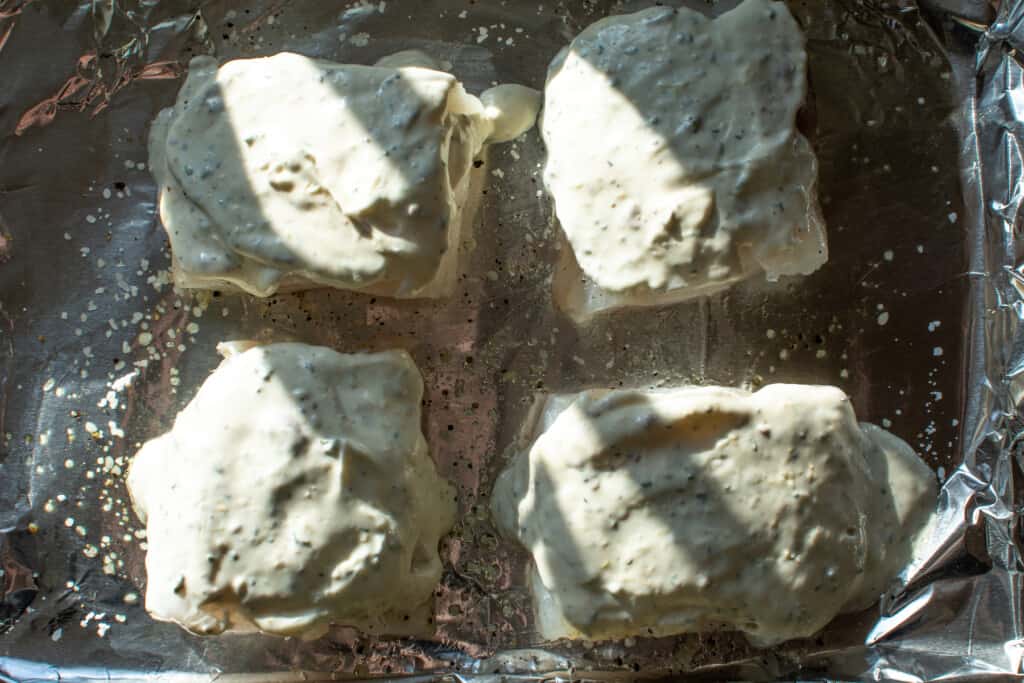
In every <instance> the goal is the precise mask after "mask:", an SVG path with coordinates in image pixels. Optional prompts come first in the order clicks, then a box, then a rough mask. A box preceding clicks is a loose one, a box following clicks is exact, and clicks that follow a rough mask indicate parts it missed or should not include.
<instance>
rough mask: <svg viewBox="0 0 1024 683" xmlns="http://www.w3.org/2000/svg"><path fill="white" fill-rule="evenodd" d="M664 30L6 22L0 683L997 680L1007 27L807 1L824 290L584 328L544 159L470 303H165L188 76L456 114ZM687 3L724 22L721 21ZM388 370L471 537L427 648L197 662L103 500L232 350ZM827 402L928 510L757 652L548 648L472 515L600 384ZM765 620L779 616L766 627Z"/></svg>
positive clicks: (108, 13)
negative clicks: (534, 408)
mask: <svg viewBox="0 0 1024 683" xmlns="http://www.w3.org/2000/svg"><path fill="white" fill-rule="evenodd" d="M650 4H653V2H651V1H650V0H636V1H634V0H625V1H620V2H612V1H610V0H592V1H591V0H378V1H375V2H367V1H363V2H351V1H349V2H325V1H323V0H291V1H289V0H251V1H245V0H236V1H234V2H228V1H226V0H210V1H205V2H204V1H200V0H160V1H158V0H130V1H124V2H122V1H121V0H92V1H83V2H77V3H76V2H68V1H58V0H0V136H2V137H0V357H2V369H0V437H2V442H0V443H2V450H0V570H2V574H0V586H2V592H0V595H2V602H0V678H2V679H3V680H18V681H21V680H62V681H78V680H94V679H104V680H141V679H164V678H166V679H173V680H179V679H180V680H208V679H211V678H217V679H219V680H238V681H283V680H326V679H333V678H367V677H374V676H383V677H398V676H415V677H416V679H415V680H429V679H432V678H436V677H440V678H444V679H446V680H463V679H464V680H470V679H479V680H498V679H502V680H541V679H554V678H577V679H588V678H592V679H605V680H607V679H612V680H619V679H630V678H648V679H649V678H664V679H675V678H679V677H684V676H685V677H690V678H694V679H708V680H719V679H723V678H732V679H737V678H740V679H749V680H775V679H793V678H801V679H832V680H840V679H841V680H854V679H868V680H900V681H918V680H944V681H953V680H971V681H978V680H984V679H993V680H1006V679H1007V678H1011V677H1019V676H1020V675H1021V673H1022V671H1024V669H1022V657H1024V640H1022V629H1024V624H1022V610H1021V608H1022V605H1021V595H1022V591H1021V589H1022V583H1021V573H1020V572H1021V569H1022V565H1021V554H1020V544H1021V535H1020V534H1021V529H1020V523H1019V515H1018V511H1019V509H1020V501H1021V498H1020V492H1021V485H1022V483H1021V482H1022V474H1024V473H1022V471H1021V464H1022V463H1021V448H1020V443H1021V441H1020V439H1019V435H1020V434H1021V432H1022V427H1024V424H1022V421H1021V415H1020V408H1019V406H1020V402H1021V400H1022V399H1024V337H1022V335H1021V333H1022V331H1024V324H1022V320H1024V318H1022V317H1024V267H1019V266H1018V261H1019V260H1020V258H1021V254H1020V252H1021V250H1022V247H1021V246H1019V242H1018V240H1017V231H1018V229H1019V224H1020V218H1019V212H1020V205H1021V200H1022V197H1024V193H1022V191H1021V188H1022V187H1024V183H1022V180H1024V156H1022V148H1021V145H1022V140H1021V136H1022V134H1024V124H1022V111H1021V108H1022V103H1024V78H1022V75H1024V72H1022V68H1021V64H1020V62H1019V61H1018V60H1019V55H1018V51H1019V50H1021V49H1022V48H1024V21H1022V20H1024V3H1021V2H1019V0H1006V1H1005V2H1002V3H1001V4H1000V3H990V2H986V1H985V0H920V1H919V2H914V0H792V1H791V2H789V3H788V4H789V6H790V9H791V10H792V12H793V13H794V15H795V16H796V17H797V19H798V20H799V22H800V23H801V25H802V26H803V28H804V31H805V34H806V36H807V43H808V51H809V57H810V61H809V79H810V86H811V87H810V92H811V94H810V96H809V98H808V101H807V103H806V106H805V108H804V111H803V112H802V114H801V121H800V124H801V127H802V128H803V130H804V131H805V132H806V134H807V135H808V137H809V138H810V139H811V140H812V143H813V145H814V147H815V149H816V151H817V154H818V158H819V160H820V166H821V183H820V194H821V200H822V205H823V208H824V213H825V217H826V219H827V222H828V226H829V236H830V243H831V259H830V261H829V263H828V265H827V266H826V267H825V268H823V269H822V270H821V271H819V272H818V273H816V274H814V275H813V276H811V277H808V278H803V279H798V280H787V281H784V282H782V283H778V284H769V283H765V282H759V281H751V282H748V283H744V284H742V285H740V286H737V287H735V288H733V289H731V290H730V291H728V292H725V293H722V294H719V295H717V296H714V297H711V298H708V299H702V300H698V301H692V302H688V303H684V304H679V305H675V306H670V307H665V308H660V309H647V310H637V311H626V312H622V313H619V314H616V315H609V316H605V317H601V318H598V319H596V320H594V321H592V322H591V323H589V324H586V325H583V326H577V325H574V324H573V323H572V322H571V321H570V320H569V319H568V318H566V317H565V316H564V315H562V314H561V313H559V312H558V311H556V310H555V309H554V307H553V306H552V304H551V296H550V278H551V274H552V269H553V267H554V264H555V263H556V262H557V261H558V256H559V251H560V250H561V249H564V248H566V247H565V246H564V244H563V242H562V239H561V237H560V235H559V231H558V227H557V224H556V223H555V221H554V220H553V216H552V210H551V203H550V200H549V199H548V197H546V196H545V193H544V191H543V187H542V183H541V179H540V170H541V164H542V163H543V158H544V157H543V147H542V145H541V143H540V139H539V136H538V134H537V132H536V131H533V132H531V133H529V134H527V135H526V136H525V137H523V138H521V139H519V140H518V141H516V142H515V143H513V144H509V145H504V146H498V147H495V148H493V149H492V151H491V153H490V158H489V161H488V165H487V167H486V169H487V175H486V183H485V185H484V190H483V191H484V192H485V194H484V196H483V199H482V205H481V207H480V210H479V212H478V215H477V218H476V224H475V228H474V231H473V243H472V244H470V245H465V246H466V247H467V249H466V250H467V254H468V255H467V257H466V258H465V267H464V272H463V274H462V276H461V277H460V283H459V288H458V291H457V294H456V296H455V297H454V298H452V299H451V300H449V301H445V302H440V303H421V302H398V301H391V300H387V299H383V298H373V297H369V296H363V295H357V294H352V293H346V292H340V291H328V290H318V291H310V292H304V293H298V294H288V295H279V296H275V297H271V298H269V299H266V300H256V299H253V298H250V297H245V296H239V295H233V294H227V293H223V294H221V293H212V294H206V295H196V294H191V293H185V292H177V291H175V290H174V288H173V286H172V285H171V283H170V278H169V273H168V270H167V269H168V266H169V258H168V252H167V244H166V241H165V239H164V235H163V232H162V229H161V227H160V225H159V222H158V219H157V217H156V212H155V199H156V188H155V187H154V183H153V180H152V178H151V176H150V174H149V171H148V169H147V166H146V164H147V153H146V146H145V140H146V134H147V130H148V125H149V122H150V121H151V120H152V118H153V117H154V115H155V114H156V112H157V111H159V109H161V108H162V107H164V106H167V105H169V104H170V103H171V102H172V101H173V99H174V95H175V93H176V91H177V89H178V87H179V86H180V84H181V80H182V76H183V73H184V70H185V66H186V64H187V61H188V59H189V58H190V57H191V56H193V55H196V54H212V55H215V56H217V57H218V58H221V59H228V58H232V57H239V56H255V55H267V54H272V53H274V52H277V51H280V50H292V51H296V52H300V53H304V54H309V55H315V56H319V57H325V58H328V59H332V60H336V61H342V62H356V63H369V62H372V61H375V60H376V59H378V58H379V57H381V56H383V55H386V54H389V53H392V52H395V51H398V50H402V49H409V48H419V49H422V50H424V51H425V52H427V53H430V54H432V55H433V56H435V57H437V58H439V59H441V60H443V61H445V62H446V63H447V64H450V68H451V71H453V72H454V73H455V74H456V75H457V76H458V77H459V78H460V79H462V80H463V81H464V82H465V83H466V85H467V87H468V89H469V90H470V91H471V92H480V91H482V90H483V89H485V88H486V87H489V86H490V85H492V84H493V83H496V82H519V83H525V84H528V85H532V86H534V87H540V86H541V85H542V84H543V80H544V76H545V70H546V67H547V64H548V62H549V60H550V59H551V58H552V57H553V56H554V55H555V53H556V52H557V51H558V50H559V49H561V48H562V47H563V46H564V45H565V44H566V43H567V42H568V41H569V40H570V39H571V38H572V37H573V36H574V35H575V34H576V33H577V32H578V31H579V30H580V29H582V28H583V27H584V26H586V25H587V24H589V23H590V22H592V21H594V20H596V19H598V18H600V17H603V16H606V15H608V14H613V13H622V12H627V11H633V10H637V9H640V8H642V7H645V6H648V5H650ZM659 4H686V5H688V6H690V7H693V8H695V9H698V10H700V11H704V12H708V13H711V14H717V13H720V12H723V11H726V10H727V9H729V8H730V7H731V6H733V5H735V2H734V1H733V0H721V1H719V2H713V1H708V2H704V1H701V0H693V1H692V2H685V3H684V2H665V3H659ZM239 338H254V339H259V340H301V341H305V342H310V343H316V344H324V345H328V346H332V347H334V348H336V349H339V350H342V351H356V350H371V349H384V348H396V347H401V348H405V349H408V350H409V351H410V353H411V354H412V355H413V357H414V358H415V359H416V362H417V363H418V365H419V367H420V368H421V370H422V372H423V375H424V379H425V383H426V392H427V393H426V401H425V417H424V428H425V433H426V435H427V438H428V441H429V442H430V445H431V451H432V454H433V456H434V458H435V460H436V461H437V464H438V467H439V470H440V471H441V473H442V474H443V475H444V476H445V477H447V478H449V479H450V480H451V481H453V482H454V483H455V484H456V485H457V487H458V491H459V500H460V504H459V505H460V521H459V523H458V525H457V527H456V529H455V530H454V531H453V533H452V534H451V536H450V537H449V538H448V539H446V541H445V542H444V544H443V546H442V548H441V552H442V557H443V559H444V562H445V567H446V569H445V574H444V577H443V579H442V582H441V585H440V586H439V587H438V590H437V593H436V600H435V615H434V620H435V624H436V634H435V636H434V637H433V638H432V639H429V640H408V639H386V638H385V639H378V638H370V637H366V636H363V635H361V634H359V633H356V632H354V631H352V630H351V629H346V628H341V627H338V628H334V629H332V630H331V632H330V633H329V634H328V635H327V636H325V637H323V638H321V639H319V640H315V641H312V642H304V641H300V640H295V639H281V638H274V637H268V636H259V635H225V636H219V637H214V638H199V637H195V636H191V635H189V634H187V633H184V632H182V631H181V630H179V629H178V628H177V627H175V626H173V625H170V624H164V623H158V622H154V621H153V620H151V619H150V618H149V617H148V616H147V615H146V613H145V611H144V609H143V608H142V606H141V600H140V596H142V595H143V594H144V587H145V571H144V566H143V560H144V542H145V539H144V534H143V533H142V532H141V530H140V525H139V523H138V520H136V519H135V517H134V515H133V513H132V512H131V509H130V504H129V501H128V497H127V493H126V491H125V488H124V480H123V474H124V471H125V469H126V466H127V463H128V462H129V461H130V458H131V456H132V454H133V452H134V451H135V449H136V448H137V447H138V445H139V443H140V442H141V441H143V440H145V439H146V438H148V437H151V436H153V435H155V434H157V433H160V432H162V431H164V430H166V429H167V428H168V427H169V425H170V423H171V421H172V419H173V417H174V414H175V412H176V411H177V409H179V408H180V407H181V406H183V405H184V403H185V402H186V401H187V400H188V399H189V398H190V397H191V396H192V395H193V393H194V392H195V390H196V388H197V386H198V385H199V383H200V382H201V381H202V380H203V378H204V377H205V376H206V375H207V374H208V373H209V371H210V370H211V369H212V368H213V367H214V366H215V365H216V363H217V358H216V356H215V353H214V346H215V344H216V343H217V342H218V341H221V340H223V339H239ZM779 381H794V382H811V383H832V384H837V385H838V386H840V387H842V388H843V389H845V390H846V391H847V392H848V393H849V394H850V395H851V396H852V397H853V400H854V404H855V406H856V409H857V412H858V415H859V416H860V417H861V418H862V419H866V420H869V421H872V422H875V423H878V424H882V425H884V426H887V427H888V428H889V429H890V430H891V431H893V432H895V433H896V434H898V435H900V436H901V437H903V438H904V439H906V440H907V441H909V442H910V443H911V444H912V445H913V446H914V447H915V448H916V449H917V450H918V452H919V453H920V454H921V455H922V457H924V458H925V460H926V461H927V462H928V464H929V465H930V466H931V467H932V468H933V469H934V470H935V472H936V475H937V476H938V477H939V478H940V480H941V481H942V482H943V487H942V495H941V498H940V500H939V512H938V519H939V521H938V524H937V526H936V532H935V535H934V537H933V538H932V541H931V543H930V546H929V549H928V552H927V553H926V555H925V557H923V558H922V559H921V561H920V562H918V563H917V564H915V565H914V567H913V568H912V569H911V570H910V571H909V572H908V573H907V575H906V577H905V578H906V582H905V583H906V585H905V587H904V588H903V589H902V590H900V591H897V592H894V593H893V594H892V595H887V596H886V597H885V598H884V599H883V600H882V601H881V603H880V604H879V605H878V606H876V607H873V608H872V609H870V610H867V611H865V612H863V613H860V614H854V615H845V616H842V617H840V618H838V619H837V620H836V621H835V622H834V623H833V624H832V625H831V626H829V627H828V628H827V629H826V630H825V631H823V632H822V633H821V634H819V635H818V636H817V637H815V638H811V639H807V640H803V641H795V642H790V643H787V644H784V645H782V646H779V647H776V648H772V649H770V650H759V649H755V648H753V647H751V646H750V645H749V644H748V643H747V642H746V641H745V640H744V639H743V638H742V637H741V636H738V635H736V634H730V633H718V634H702V635H686V636H679V637H675V638H663V639H643V638H638V639H628V640H625V641H622V642H614V643H588V642H583V643H566V642H557V643H542V642H540V641H539V638H538V636H537V634H536V631H535V628H534V625H533V617H532V615H531V613H530V609H529V604H530V600H529V595H528V593H527V590H526V586H525V577H526V575H527V571H526V569H527V566H528V565H527V557H526V556H525V554H524V553H523V552H522V551H521V550H519V549H518V548H516V547H515V546H514V545H513V544H511V543H509V542H508V541H506V540H504V539H502V538H501V537H500V536H499V535H498V534H497V531H496V529H495V527H494V525H493V523H492V521H491V519H490V516H489V512H488V508H489V492H490V489H491V486H492V484H493V482H494V480H495V477H496V476H497V473H498V472H499V471H500V469H501V468H502V466H503V465H504V464H505V463H506V462H507V459H508V455H509V453H508V450H509V448H510V446H511V444H512V443H513V442H514V440H515V437H516V435H517V433H518V431H519V427H520V424H521V423H522V421H523V419H524V417H525V416H526V414H527V412H528V410H529V406H530V402H531V400H532V397H533V396H534V395H535V394H537V393H545V392H573V391H579V390H580V389H582V388H586V387H599V386H606V387H616V386H635V387H663V386H671V385H677V384H682V383H694V382H696V383H719V384H746V385H753V386H756V385H760V384H765V383H769V382H779ZM780 599H784V596H780Z"/></svg>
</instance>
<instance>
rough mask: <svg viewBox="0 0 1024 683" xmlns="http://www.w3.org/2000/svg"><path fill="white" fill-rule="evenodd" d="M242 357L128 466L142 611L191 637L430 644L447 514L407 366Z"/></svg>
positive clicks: (418, 393)
mask: <svg viewBox="0 0 1024 683" xmlns="http://www.w3.org/2000/svg"><path fill="white" fill-rule="evenodd" d="M248 346H249V345H248V344H234V345H228V346H227V347H225V348H224V350H223V352H224V353H225V355H227V356H228V357H227V359H226V360H225V361H224V362H223V363H222V364H221V365H220V366H219V367H218V368H217V370H216V371H215V372H214V373H213V374H212V375H211V376H210V378H209V379H208V380H207V381H206V382H205V383H204V384H203V385H202V387H201V388H200V389H199V392H198V393H197V394H196V397H195V398H194V399H193V400H192V401H191V402H190V403H189V404H188V405H187V406H186V407H185V408H184V409H183V410H182V411H181V413H179V414H178V417H177V419H176V420H175V422H174V427H173V429H172V430H171V431H170V432H168V433H167V434H165V435H163V436H160V437H158V438H155V439H153V440H151V441H149V442H147V443H146V444H145V445H144V446H143V447H142V449H141V450H140V451H139V453H138V455H136V457H135V459H134V460H133V462H132V464H131V469H130V471H129V476H128V487H129V491H130V493H131V497H132V501H133V503H134V507H135V510H136V512H137V513H138V515H139V517H140V518H141V519H142V520H143V522H144V523H145V524H146V534H147V538H148V545H149V548H148V552H147V555H146V572H147V584H146V609H147V611H148V612H149V613H150V614H151V615H152V616H153V617H155V618H157V619H161V620H167V621H174V622H177V623H178V624H180V625H181V626H183V627H185V628H187V629H188V630H190V631H193V632H195V633H199V634H216V633H221V632H223V631H227V630H251V629H253V628H256V629H260V630H263V631H267V632H271V633H276V634H282V635H301V636H306V637H309V636H316V635H319V634H320V633H322V632H323V631H324V630H325V629H326V627H327V625H328V623H331V622H333V623H339V624H345V625H350V626H355V627H358V628H361V629H364V630H368V631H374V632H385V633H421V634H422V633H429V632H430V630H431V629H430V628H429V627H428V626H427V623H426V617H427V615H428V614H429V612H430V610H429V602H430V597H431V594H432V592H433V590H434V589H435V587H436V585H437V582H438V580H439V578H440V575H441V562H440V559H439V558H438V549H437V546H438V541H439V539H440V538H441V536H442V535H444V534H445V533H447V532H448V530H449V529H450V528H451V526H452V524H453V523H454V515H455V503H454V492H453V490H452V489H451V487H450V486H449V485H448V484H447V483H445V482H444V481H443V480H442V479H441V478H440V477H439V476H438V475H437V472H436V471H435V469H434V464H433V462H432V461H431V459H430V456H429V454H428V452H427V444H426V441H425V440H424V438H423V435H422V433H421V432H420V400H421V398H422V394H423V384H422V380H421V379H420V375H419V372H418V370H417V369H416V366H415V365H414V364H413V362H412V359H411V358H410V357H409V356H408V355H407V354H406V353H405V352H404V351H389V352H384V353H376V354H361V355H343V354H340V353H337V352H335V351H333V350H331V349H327V348H323V347H314V346H307V345H304V344H272V345H269V346H258V347H255V348H247V347H248Z"/></svg>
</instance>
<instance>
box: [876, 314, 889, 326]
mask: <svg viewBox="0 0 1024 683" xmlns="http://www.w3.org/2000/svg"><path fill="white" fill-rule="evenodd" d="M877 322H878V324H879V325H886V324H888V322H889V312H888V311H882V312H881V313H879V314H878V319H877Z"/></svg>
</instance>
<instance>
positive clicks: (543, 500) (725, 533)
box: [493, 384, 937, 645]
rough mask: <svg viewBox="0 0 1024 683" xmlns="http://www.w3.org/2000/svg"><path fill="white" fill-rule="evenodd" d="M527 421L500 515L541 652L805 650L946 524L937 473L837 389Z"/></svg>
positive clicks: (674, 400)
mask: <svg viewBox="0 0 1024 683" xmlns="http://www.w3.org/2000/svg"><path fill="white" fill-rule="evenodd" d="M533 421H534V422H533V423H532V424H530V425H528V426H527V428H526V429H527V432H528V433H529V434H531V435H532V436H533V437H535V441H534V442H533V443H532V445H528V446H527V448H526V449H525V450H524V451H523V452H522V453H520V454H519V455H518V456H517V457H516V459H515V460H514V461H513V464H512V465H511V466H510V467H509V469H507V470H506V471H505V472H504V473H503V474H502V475H501V477H500V478H499V480H498V483H497V485H496V488H495V494H494V502H493V509H494V513H495V517H496V519H497V520H498V522H499V524H500V525H501V527H502V528H503V530H504V531H505V533H506V534H508V535H510V536H512V537H515V538H517V539H518V540H519V541H520V542H521V543H522V544H523V545H524V546H525V547H526V548H527V549H528V550H529V551H530V552H531V554H532V556H533V559H534V563H535V574H534V578H533V581H532V586H533V590H534V595H535V597H536V602H537V612H538V626H539V630H540V632H541V634H542V636H543V637H545V638H546V639H555V638H561V637H569V638H587V639H605V638H620V637H625V636H638V635H657V636H660V635H668V634H673V633H682V632H696V631H705V630H713V629H735V630H739V631H742V632H744V633H746V634H747V636H748V638H750V639H751V640H752V641H753V642H755V643H758V644H762V645H769V644H773V643H777V642H780V641H783V640H787V639H790V638H797V637H804V636H810V635H812V634H814V633H815V632H817V631H818V630H819V629H821V628H822V627H823V626H825V624H827V623H828V622H829V621H830V620H832V618H833V617H835V616H836V615H837V614H839V613H841V612H845V611H856V610H860V609H864V608H866V607H868V606H870V605H871V604H872V603H873V602H875V601H876V600H877V599H878V597H879V595H880V594H881V593H882V592H883V591H884V590H885V589H886V588H887V586H888V585H889V583H890V582H891V581H892V580H893V579H894V578H895V577H896V576H897V574H898V573H899V572H900V570H901V569H903V568H904V567H905V566H906V565H907V563H908V561H909V560H910V559H911V557H912V554H913V543H914V541H915V538H916V537H917V536H919V535H920V534H921V532H922V530H923V529H925V528H926V527H927V524H928V521H929V519H930V518H931V513H932V511H933V510H934V505H935V496H936V493H937V492H936V483H935V477H934V475H933V474H932V473H931V471H930V470H929V469H928V467H927V466H926V465H925V464H924V463H923V462H922V461H921V460H920V459H918V457H917V456H916V455H915V454H914V452H913V451H912V450H911V448H910V447H909V446H908V445H907V444H906V443H904V442H903V441H901V440H900V439H898V438H897V437H895V436H893V435H891V434H889V433H888V432H885V431H883V430H882V429H880V428H878V427H874V426H873V425H867V424H863V425H858V423H857V420H856V417H855V416H854V413H853V409H852V407H851V406H850V402H849V399H848V398H847V397H846V395H845V394H843V393H842V392H841V391H840V390H839V389H836V388H834V387H826V386H804V385H784V384H777V385H771V386H768V387H765V388H763V389H761V390H760V391H758V392H757V393H754V394H751V393H749V392H745V391H740V390H737V389H726V388H719V387H699V388H693V387H691V388H683V389H674V390H666V391H654V392H641V391H613V392H601V391H597V392H587V393H583V394H579V395H576V396H570V397H560V398H555V399H551V400H548V401H547V403H546V405H544V408H543V412H542V413H541V412H540V411H539V410H538V411H535V414H534V415H533Z"/></svg>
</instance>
